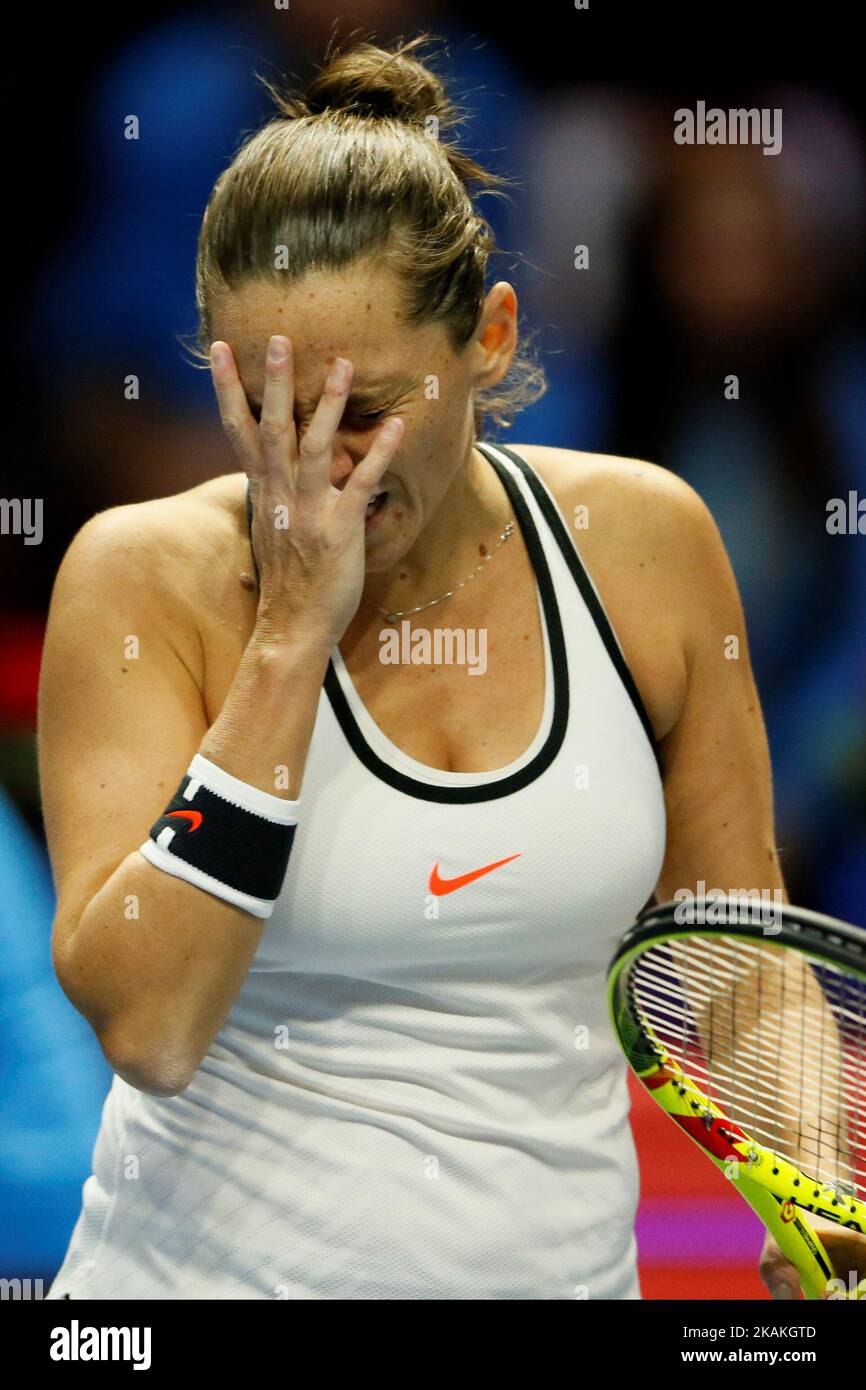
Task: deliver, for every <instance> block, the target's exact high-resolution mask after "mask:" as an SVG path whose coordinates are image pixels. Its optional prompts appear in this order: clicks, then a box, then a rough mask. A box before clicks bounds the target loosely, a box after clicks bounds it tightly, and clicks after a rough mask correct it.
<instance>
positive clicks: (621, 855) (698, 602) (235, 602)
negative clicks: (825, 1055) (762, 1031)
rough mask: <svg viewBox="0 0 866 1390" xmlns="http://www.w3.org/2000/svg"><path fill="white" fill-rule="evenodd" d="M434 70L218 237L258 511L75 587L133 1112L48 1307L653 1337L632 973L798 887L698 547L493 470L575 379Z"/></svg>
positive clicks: (519, 469)
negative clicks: (518, 1318)
mask: <svg viewBox="0 0 866 1390" xmlns="http://www.w3.org/2000/svg"><path fill="white" fill-rule="evenodd" d="M425 37H426V36H421V38H420V39H416V40H414V41H413V42H411V43H408V44H403V45H399V46H395V47H394V48H392V49H381V48H377V47H376V46H375V45H373V44H371V43H363V44H357V45H355V46H354V47H350V48H348V49H345V50H343V51H332V52H331V53H329V54H328V55H327V56H326V60H325V63H324V65H323V67H322V68H321V70H320V71H319V73H318V74H317V76H316V77H314V79H313V80H312V81H311V83H310V84H309V85H308V87H307V89H306V91H305V93H304V94H303V95H301V96H298V97H294V98H292V99H290V100H284V99H283V98H280V97H278V100H279V101H280V104H281V109H280V114H279V116H278V117H276V118H275V119H274V120H273V121H272V122H270V123H269V124H268V125H267V126H266V127H265V128H264V129H263V130H261V131H260V132H258V133H257V134H255V135H253V136H252V137H251V138H250V139H249V140H248V141H247V142H246V144H245V145H244V146H243V148H242V149H241V151H240V153H239V154H238V155H237V157H236V158H235V160H234V162H233V163H232V164H231V166H230V167H229V168H228V169H227V170H226V171H225V172H224V174H223V175H222V176H221V177H220V179H219V180H218V182H217V184H216V187H215V189H214V191H213V194H212V196H211V199H210V201H209V204H208V207H207V210H206V214H205V217H204V220H203V224H202V229H201V235H200V245H199V256H198V266H197V285H198V299H199V309H200V315H201V329H202V342H203V343H204V344H206V345H208V346H209V349H210V350H209V354H208V356H209V360H210V364H211V369H212V375H213V380H214V384H215V390H216V395H217V398H218V403H219V411H220V416H221V419H222V422H223V425H224V427H225V430H226V432H227V434H228V437H229V438H230V440H231V442H232V445H233V446H234V449H235V451H236V455H237V461H238V464H239V466H240V471H238V472H236V473H234V474H231V475H229V476H223V477H218V478H216V479H214V480H213V481H211V482H209V483H206V484H204V485H203V486H200V487H196V488H194V489H192V490H191V491H189V492H186V493H183V494H181V495H179V496H174V497H168V498H162V499H159V500H156V501H151V502H146V503H142V504H137V505H132V506H125V507H117V508H113V509H111V510H109V511H106V512H103V513H101V514H100V515H98V516H96V517H95V518H93V519H92V520H91V521H90V522H89V523H88V524H87V525H86V526H85V527H84V528H83V530H82V531H81V532H80V533H79V534H78V535H77V536H76V538H75V540H74V541H73V543H72V545H71V547H70V549H69V551H68V553H67V555H66V557H65V559H64V562H63V565H62V567H61V570H60V573H59V575H58V578H57V583H56V588H55V592H54V596H53V600H52V605H51V613H50V619H49V625H48V633H47V640H46V646H45V655H44V665H43V674H42V685H41V714H40V756H41V775H42V782H43V794H44V805H45V819H46V826H47V833H48V837H49V844H50V850H51V856H52V862H53V866H54V870H55V875H56V881H57V887H58V909H57V916H56V923H55V934H54V960H55V965H56V969H57V972H58V975H59V978H60V981H61V983H62V985H63V987H64V989H65V990H66V992H67V994H68V995H69V997H70V999H71V1000H72V1001H73V1003H74V1004H75V1005H76V1007H77V1008H78V1009H79V1010H80V1011H81V1012H82V1013H83V1014H84V1015H85V1017H86V1018H87V1019H88V1020H89V1021H90V1023H91V1024H92V1026H93V1028H94V1030H95V1032H96V1034H97V1036H98V1038H99V1041H100V1043H101V1046H102V1048H103V1051H104V1053H105V1056H106V1057H107V1058H108V1060H109V1062H110V1063H111V1065H112V1067H113V1069H114V1071H115V1072H116V1077H115V1080H114V1082H113V1085H112V1088H111V1091H110V1094H109V1096H108V1099H107V1102H106V1107H105V1112H104V1116H103V1121H102V1126H101V1129H100V1133H99V1136H98V1139H97V1143H96V1147H95V1151H94V1160H93V1173H92V1176H90V1177H89V1179H88V1181H87V1183H86V1184H85V1188H84V1200H83V1208H82V1212H81V1215H80V1217H79V1220H78V1223H77V1225H76V1227H75V1231H74V1233H73V1236H72V1240H71V1244H70V1246H69V1250H68V1252H67V1255H66V1258H65V1261H64V1263H63V1266H62V1268H61V1270H60V1272H59V1274H58V1276H57V1279H56V1281H55V1283H54V1285H53V1287H52V1290H51V1293H50V1295H49V1296H50V1297H51V1298H64V1297H69V1298H72V1299H83V1298H90V1297H93V1298H157V1299H185V1298H221V1299H236V1298H238V1299H256V1298H277V1299H279V1298H286V1299H320V1298H344V1299H563V1298H565V1299H571V1298H583V1297H589V1298H593V1299H596V1298H611V1299H632V1298H637V1297H639V1296H640V1291H639V1285H638V1279H637V1272H636V1250H635V1235H634V1218H635V1210H636V1205H637V1197H638V1174H637V1165H636V1158H635V1151H634V1147H633V1143H632V1139H631V1134H630V1129H629V1124H628V1094H627V1087H626V1066H625V1062H624V1061H623V1059H622V1056H621V1054H620V1051H619V1049H618V1047H617V1044H616V1042H615V1040H614V1037H613V1034H612V1031H611V1028H610V1025H609V1022H608V1020H607V1015H606V1005H605V970H606V966H607V963H608V960H609V957H610V954H611V951H612V948H613V946H614V943H615V942H616V940H617V938H618V937H619V935H620V934H621V932H622V931H623V930H624V929H625V928H626V927H627V926H628V925H629V923H630V922H631V921H632V920H633V918H634V917H635V916H636V914H637V912H638V911H639V909H640V908H641V907H643V905H644V904H645V903H646V902H647V900H648V899H649V898H650V897H651V896H652V895H653V893H656V894H657V895H658V896H660V897H661V898H664V899H668V898H670V897H672V896H673V893H674V891H675V890H676V889H677V888H679V887H684V886H685V887H687V886H689V885H693V886H694V885H696V883H697V881H698V880H700V879H704V880H705V881H706V882H707V883H712V884H719V885H721V886H725V887H732V886H734V885H736V886H740V885H744V884H748V885H750V886H754V887H756V888H763V889H768V890H774V889H776V888H780V887H781V886H782V876H781V872H780V867H779V861H778V856H777V853H776V849H775V842H774V833H773V818H772V797H771V780H770V769H769V764H768V755H767V746H766V741H765V735H764V729H763V725H762V718H761V713H760V708H759V703H758V698H757V695H756V692H755V686H754V684H753V680H752V676H751V674H750V667H749V659H748V652H747V646H746V636H745V632H744V627H743V615H742V611H741V607H740V603H739V600H738V596H737V591H736V587H735V583H734V580H733V578H732V574H731V569H730V566H729V564H728V561H727V559H726V556H725V553H724V550H723V547H722V544H721V541H720V538H719V535H718V532H717V530H716V528H715V525H714V523H713V521H712V519H711V517H710V516H709V514H708V512H707V509H706V508H705V506H704V505H703V504H702V502H701V501H700V499H699V498H698V497H697V496H696V495H695V493H694V492H693V491H692V490H691V489H690V488H689V487H688V486H686V485H685V484H684V483H683V482H681V481H680V480H679V479H677V478H676V477H674V476H672V475H671V474H670V473H668V472H666V471H665V470H664V469H662V468H659V467H655V466H653V465H651V464H648V463H643V462H639V461H636V460H633V459H621V458H613V457H605V456H598V455H593V454H585V453H581V452H578V451H576V450H570V449H554V448H546V447H541V446H532V445H516V446H514V447H513V448H510V449H506V448H503V447H501V446H499V445H494V444H491V443H489V442H486V441H484V440H483V439H480V438H478V437H477V436H478V432H479V427H480V422H481V421H482V420H483V419H484V418H485V416H486V415H488V414H492V415H494V416H496V417H497V418H502V419H504V418H505V416H506V412H507V410H508V409H509V408H511V409H513V408H516V405H518V404H520V403H521V402H522V401H525V400H527V399H529V398H531V396H532V394H533V392H536V393H537V391H538V389H539V380H538V372H537V369H535V368H533V366H532V365H531V363H530V362H528V360H527V359H524V358H523V357H522V356H521V353H520V352H519V351H518V348H517V327H516V323H517V306H516V300H515V294H514V291H513V289H512V288H511V286H510V285H509V284H508V283H506V282H504V281H500V282H498V283H496V284H494V285H493V286H492V288H490V289H489V290H487V291H485V269H486V266H487V262H488V258H489V255H490V252H491V250H492V247H493V241H492V234H491V232H490V228H489V226H488V225H487V223H486V222H485V220H484V218H483V217H482V216H481V215H480V214H479V213H478V211H477V210H476V207H475V206H474V203H473V199H472V197H471V196H470V192H469V185H470V184H472V183H473V182H476V183H477V184H479V185H480V186H481V187H485V186H486V187H488V188H492V187H493V186H494V185H495V184H496V182H497V180H495V179H494V178H493V177H492V176H490V175H488V174H486V173H485V172H484V170H483V169H481V168H480V167H479V166H478V165H477V164H475V163H474V162H473V161H472V160H470V159H469V158H468V157H467V156H465V155H464V154H462V153H460V152H459V150H458V149H457V148H456V146H455V145H453V144H450V143H448V142H446V141H445V140H443V139H442V138H441V135H442V130H443V129H444V128H445V127H447V126H448V124H449V123H450V122H451V120H452V118H453V111H452V108H451V106H450V104H449V101H448V98H447V95H446V93H445V90H444V88H443V86H442V84H441V82H440V80H439V79H438V77H436V76H435V75H434V74H433V73H432V72H431V71H430V70H429V69H428V68H427V66H426V65H425V64H424V63H422V61H421V60H420V58H419V56H418V54H417V52H416V49H417V46H418V44H419V43H421V42H422V41H423V40H424V38H425ZM431 117H433V118H435V120H436V122H438V130H437V127H436V125H435V123H431V119H430V118H431ZM506 378H508V381H506ZM578 540H579V550H578V548H577V542H578ZM777 1256H778V1252H775V1253H774V1251H773V1249H772V1248H771V1247H768V1248H767V1250H766V1251H765V1255H764V1265H763V1267H764V1271H765V1275H766V1277H767V1278H768V1279H769V1280H770V1281H771V1282H772V1283H773V1284H774V1286H780V1285H784V1283H785V1280H786V1278H789V1276H790V1270H788V1269H787V1268H786V1266H785V1265H784V1262H780V1260H779V1259H778V1258H777Z"/></svg>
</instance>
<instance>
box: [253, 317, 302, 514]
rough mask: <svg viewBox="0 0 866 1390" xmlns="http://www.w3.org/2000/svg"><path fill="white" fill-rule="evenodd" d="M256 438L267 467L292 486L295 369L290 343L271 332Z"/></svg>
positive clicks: (293, 469)
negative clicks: (257, 437) (257, 435)
mask: <svg viewBox="0 0 866 1390" xmlns="http://www.w3.org/2000/svg"><path fill="white" fill-rule="evenodd" d="M259 439H260V440H261V447H262V454H263V456H264V461H265V463H266V465H267V467H268V470H269V471H270V472H271V473H274V472H275V473H276V474H277V476H278V477H282V479H283V480H284V481H285V482H287V483H290V484H291V485H292V486H294V482H295V476H294V475H295V458H296V450H297V441H296V438H295V369H294V361H293V358H292V344H291V342H290V340H289V339H288V338H286V337H285V336H284V335H283V334H282V333H275V334H274V335H273V337H272V338H271V339H270V341H269V342H268V350H267V352H266V354H265V385H264V390H263V391H262V413H261V416H260V420H259Z"/></svg>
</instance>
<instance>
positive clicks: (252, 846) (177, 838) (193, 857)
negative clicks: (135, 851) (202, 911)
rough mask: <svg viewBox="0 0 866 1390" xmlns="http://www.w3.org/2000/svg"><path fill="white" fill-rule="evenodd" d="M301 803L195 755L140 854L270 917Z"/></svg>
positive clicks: (159, 866) (257, 914)
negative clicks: (255, 784)
mask: <svg viewBox="0 0 866 1390" xmlns="http://www.w3.org/2000/svg"><path fill="white" fill-rule="evenodd" d="M299 806H300V802H299V801H286V800H284V799H283V798H282V797H279V796H273V795H272V794H271V793H270V792H263V791H260V790H259V788H258V787H252V786H250V785H249V784H248V783H247V782H242V781H241V780H240V779H239V778H237V777H233V776H232V774H231V773H230V772H226V771H225V770H224V769H223V768H221V767H218V766H217V765H216V763H212V762H211V761H210V760H209V759H208V758H205V757H203V756H202V755H201V754H200V753H196V755H195V757H194V758H193V760H192V762H191V763H190V765H189V770H188V771H187V774H186V776H185V777H184V778H183V780H182V782H181V784H180V786H179V787H178V789H177V791H176V792H175V794H174V796H173V797H172V799H171V801H170V802H169V804H168V806H166V808H165V810H164V811H163V813H162V815H161V816H160V817H159V820H157V821H156V822H155V823H154V824H153V825H152V826H151V829H150V838H149V839H147V840H145V842H144V844H143V845H142V846H141V850H140V853H141V854H143V855H144V858H145V859H146V860H147V861H148V863H149V864H153V865H154V867H155V868H157V869H162V870H163V871H164V872H165V873H169V874H173V875H174V876H175V877H176V878H183V879H186V881H187V883H192V884H194V885H195V887H196V888H202V889H204V891H205V892H206V893H212V894H213V895H214V896H215V897H217V898H223V899H224V900H225V901H226V902H229V903H232V904H233V905H234V906H235V907H240V908H242V909H243V911H244V912H249V913H251V914H252V915H253V916H254V917H270V915H271V913H272V912H273V910H274V902H275V901H276V899H277V898H278V897H279V894H280V890H281V888H282V886H283V880H284V878H285V875H286V867H287V865H288V862H289V854H290V852H291V848H292V841H293V839H294V835H295V826H296V824H297V818H298V809H299Z"/></svg>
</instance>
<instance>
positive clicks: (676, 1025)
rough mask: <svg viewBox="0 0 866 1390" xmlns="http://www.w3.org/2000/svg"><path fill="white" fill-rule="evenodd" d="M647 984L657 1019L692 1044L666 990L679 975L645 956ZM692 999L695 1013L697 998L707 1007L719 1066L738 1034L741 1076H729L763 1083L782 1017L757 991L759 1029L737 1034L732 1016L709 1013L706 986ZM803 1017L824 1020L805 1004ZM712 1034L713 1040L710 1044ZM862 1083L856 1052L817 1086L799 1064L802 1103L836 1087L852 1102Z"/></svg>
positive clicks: (691, 1035) (841, 1097) (689, 1030)
mask: <svg viewBox="0 0 866 1390" xmlns="http://www.w3.org/2000/svg"><path fill="white" fill-rule="evenodd" d="M689 979H691V977H689ZM650 982H652V984H653V985H655V986H656V988H655V991H654V994H655V1000H654V1004H655V1009H656V1015H657V1017H659V1018H662V1017H663V1018H664V1019H665V1023H666V1026H667V1028H668V1030H669V1033H670V1035H671V1036H672V1037H674V1038H676V1039H677V1041H678V1043H679V1045H680V1048H683V1047H685V1046H687V1045H689V1044H691V1043H692V1042H693V1040H694V1037H695V1032H694V1026H693V1024H692V1025H689V1024H688V1023H685V1022H684V1021H683V1012H682V1008H681V1007H680V1006H679V1005H678V1004H677V1003H676V1001H675V999H671V1000H670V1002H668V999H667V996H666V993H665V991H666V990H670V987H671V985H672V984H673V985H676V986H678V985H679V983H680V977H679V975H678V974H677V972H676V971H675V970H674V969H673V968H670V967H668V966H667V965H666V964H660V963H659V962H658V961H656V960H655V959H653V960H652V961H650V960H649V959H647V960H646V961H645V962H644V986H645V988H649V986H650ZM690 997H691V998H692V1007H693V1011H694V1012H695V1014H696V1015H697V1014H698V1013H699V1008H698V1005H697V1002H696V1001H697V1000H699V999H700V1000H702V1002H703V1003H704V1006H705V1008H706V1009H707V1010H708V1011H710V1012H709V1016H710V1032H709V1038H710V1048H709V1053H710V1055H711V1056H714V1057H715V1058H716V1063H717V1065H718V1066H720V1067H724V1062H723V1057H724V1055H725V1054H729V1053H732V1052H733V1040H734V1038H735V1037H737V1048H736V1052H737V1062H738V1067H739V1076H738V1078H734V1077H732V1082H733V1080H736V1079H739V1081H740V1082H743V1083H744V1082H746V1081H748V1079H749V1078H752V1082H753V1089H754V1087H755V1085H756V1082H757V1078H759V1077H761V1082H760V1084H761V1086H763V1084H764V1082H763V1070H764V1068H765V1066H766V1053H767V1051H768V1050H769V1044H770V1043H771V1042H772V1041H773V1040H774V1039H775V1049H776V1054H777V1056H778V1053H779V1050H780V1048H781V1040H782V1037H783V1028H782V1022H781V1019H780V1018H779V1017H778V1016H777V1014H775V1013H774V1012H773V1010H772V1009H771V1008H770V1007H769V1005H768V1002H767V1001H766V1000H761V998H760V995H759V994H758V995H756V1004H757V1009H758V1017H759V1018H760V1019H761V1020H762V1030H763V1031H756V1032H755V1033H754V1034H753V1035H749V1034H747V1033H746V1030H745V1029H744V1028H741V1029H740V1030H739V1036H738V1034H737V1028H736V1024H735V1021H734V1019H733V1016H732V1018H731V1019H730V1020H729V1021H728V1023H727V1025H726V1024H725V1021H724V1020H723V1019H722V1018H721V1013H720V1011H719V1010H716V1011H715V1013H713V1012H712V1011H711V1004H712V996H711V994H710V991H709V990H708V989H707V990H703V991H702V990H700V989H695V990H694V991H693V992H692V991H690ZM841 1012H842V1013H843V1015H844V1016H845V1018H846V1021H847V1020H848V1019H849V1016H850V1017H853V1016H854V1015H853V1010H842V1011H841ZM803 1017H804V1019H805V1020H806V1021H807V1022H808V1023H811V1022H812V1021H813V1020H814V1021H815V1022H823V1020H822V1019H821V1011H820V1010H819V1009H817V1008H813V1007H811V1006H805V1005H804V1007H803ZM714 1038H715V1043H714V1042H713V1039H714ZM701 1055H702V1054H701ZM697 1063H698V1064H700V1058H698V1059H697ZM863 1083H864V1072H863V1062H862V1056H859V1055H858V1056H857V1058H856V1059H855V1058H852V1057H851V1056H847V1057H845V1056H843V1058H842V1061H841V1065H840V1066H839V1068H838V1071H836V1072H833V1073H830V1074H829V1075H827V1076H824V1077H821V1078H820V1082H819V1084H818V1085H817V1086H816V1085H812V1084H810V1082H809V1077H808V1068H807V1064H806V1060H805V1059H803V1060H802V1062H801V1103H802V1101H805V1099H807V1098H810V1097H811V1098H816V1097H817V1095H818V1094H821V1095H822V1096H825V1097H828V1096H830V1095H832V1094H833V1092H834V1090H838V1092H839V1101H840V1103H845V1102H848V1101H850V1102H855V1101H856V1099H857V1098H858V1097H860V1096H862V1095H863V1089H864V1086H863ZM797 1108H798V1109H799V1108H802V1106H801V1105H798V1107H797Z"/></svg>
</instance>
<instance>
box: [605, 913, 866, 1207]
mask: <svg viewBox="0 0 866 1390" xmlns="http://www.w3.org/2000/svg"><path fill="white" fill-rule="evenodd" d="M629 992H630V995H631V997H632V1006H633V1008H634V1010H635V1013H636V1016H637V1018H638V1019H639V1021H640V1023H641V1026H642V1031H643V1033H644V1034H645V1035H646V1036H647V1037H648V1038H649V1039H650V1040H651V1042H652V1043H653V1045H654V1047H655V1048H656V1050H657V1052H658V1054H659V1055H660V1056H665V1055H667V1056H669V1057H672V1058H673V1059H675V1060H676V1061H677V1062H678V1063H679V1065H680V1066H681V1067H682V1069H683V1071H684V1072H686V1073H687V1074H688V1075H690V1076H691V1077H692V1078H693V1079H694V1081H695V1082H696V1083H697V1085H698V1087H699V1088H700V1090H702V1091H703V1092H704V1093H705V1094H706V1095H707V1096H708V1098H709V1099H710V1100H712V1101H713V1102H715V1104H716V1105H718V1106H719V1108H720V1109H721V1110H722V1111H723V1112H724V1113H725V1114H726V1115H727V1116H728V1118H729V1119H731V1120H732V1121H733V1122H734V1123H736V1124H738V1125H740V1126H741V1127H742V1128H743V1129H744V1130H745V1131H747V1132H749V1133H751V1134H752V1136H753V1137H754V1138H755V1139H756V1141H758V1142H759V1143H761V1144H763V1145H764V1146H765V1147H767V1148H769V1149H771V1150H773V1151H774V1152H776V1153H778V1154H780V1155H781V1156H782V1157H784V1158H787V1159H788V1160H789V1161H790V1162H792V1163H794V1164H795V1165H796V1166H797V1167H800V1168H803V1169H804V1170H805V1171H807V1172H808V1173H809V1175H810V1176H812V1177H815V1178H817V1179H818V1180H819V1181H821V1182H824V1183H828V1184H829V1185H831V1186H836V1187H838V1188H839V1189H840V1191H843V1192H850V1193H852V1194H854V1195H856V1196H859V1197H861V1198H862V1197H866V1066H864V1063H866V980H863V979H861V978H859V977H855V976H852V975H851V974H849V973H847V972H846V971H844V970H843V969H841V968H838V967H835V966H833V965H832V964H829V963H826V962H810V961H809V960H807V958H806V957H805V956H804V955H802V954H801V953H800V952H798V951H791V950H780V949H778V948H776V949H773V948H772V947H771V946H763V945H761V944H759V943H756V942H755V941H754V940H752V939H749V938H736V937H728V936H722V935H719V936H697V935H696V936H693V937H676V938H669V939H668V940H667V941H664V942H656V943H654V944H653V945H652V946H650V947H649V948H648V949H647V950H645V951H644V952H643V953H642V954H641V955H639V956H638V957H637V958H636V959H635V960H634V962H633V963H632V966H631V974H630V980H629Z"/></svg>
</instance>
